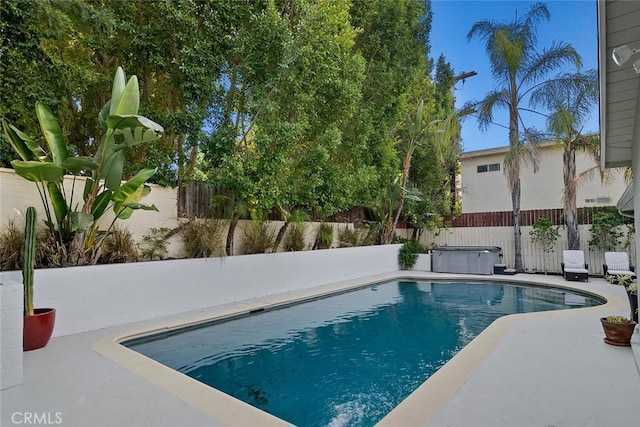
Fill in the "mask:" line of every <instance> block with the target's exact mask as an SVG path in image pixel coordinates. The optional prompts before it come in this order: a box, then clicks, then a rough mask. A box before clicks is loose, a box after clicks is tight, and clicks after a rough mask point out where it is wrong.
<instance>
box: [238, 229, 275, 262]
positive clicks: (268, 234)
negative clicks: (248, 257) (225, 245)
mask: <svg viewBox="0 0 640 427" xmlns="http://www.w3.org/2000/svg"><path fill="white" fill-rule="evenodd" d="M275 241H276V236H275V233H274V232H273V231H271V230H269V223H268V222H267V221H253V223H252V226H251V227H249V228H247V229H245V231H244V241H243V242H242V249H241V252H242V253H243V254H263V253H265V252H268V251H271V250H273V245H274V244H275Z"/></svg>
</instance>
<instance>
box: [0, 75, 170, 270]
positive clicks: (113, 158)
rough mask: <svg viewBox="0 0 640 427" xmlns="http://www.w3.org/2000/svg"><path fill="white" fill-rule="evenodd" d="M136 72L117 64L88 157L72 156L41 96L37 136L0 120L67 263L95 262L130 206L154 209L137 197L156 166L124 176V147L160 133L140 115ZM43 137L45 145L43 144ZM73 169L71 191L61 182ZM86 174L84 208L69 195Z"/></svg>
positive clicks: (144, 191)
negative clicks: (103, 224) (104, 221)
mask: <svg viewBox="0 0 640 427" xmlns="http://www.w3.org/2000/svg"><path fill="white" fill-rule="evenodd" d="M139 106H140V91H139V87H138V78H137V77H136V76H131V78H129V80H128V81H127V80H126V78H125V74H124V71H123V70H122V68H121V67H118V69H117V71H116V74H115V77H114V80H113V87H112V90H111V99H110V100H109V101H108V102H107V104H105V106H104V107H103V108H102V110H101V111H100V114H99V116H98V119H99V122H100V126H101V128H102V131H103V132H104V133H103V136H102V139H101V141H100V144H99V145H98V147H97V149H96V152H95V153H94V155H93V156H91V157H82V156H73V155H72V154H71V150H69V149H68V147H67V143H66V141H65V138H64V135H63V133H62V128H61V127H60V124H59V123H58V120H57V118H56V116H55V115H54V114H53V113H52V112H51V110H50V109H49V108H48V107H47V106H46V105H45V104H43V103H42V102H37V103H36V116H37V118H38V122H39V124H40V129H41V131H42V136H43V138H41V139H40V140H36V139H35V138H33V137H31V136H29V135H27V134H25V133H24V132H22V131H20V130H19V129H18V128H16V127H15V126H13V125H12V124H10V123H8V122H7V121H5V120H4V119H3V120H2V129H3V131H4V135H5V137H6V138H7V140H8V141H9V142H10V143H11V146H12V147H13V149H14V151H15V152H16V153H17V154H18V156H20V160H14V161H12V162H11V165H12V166H13V168H14V170H15V171H16V173H17V174H18V175H20V176H21V177H23V178H25V179H26V180H28V181H32V182H34V183H35V185H36V188H37V189H38V192H39V194H40V198H41V200H42V204H43V208H44V212H45V215H46V220H45V225H46V226H47V228H48V229H49V231H50V233H51V235H52V236H55V238H56V240H58V242H59V243H60V244H61V245H63V246H64V247H65V248H67V256H68V260H67V263H68V264H69V265H84V264H95V263H96V262H97V260H98V258H99V255H100V248H101V246H102V242H103V241H104V238H105V237H106V235H107V234H108V232H109V231H110V230H111V228H112V227H113V225H114V224H115V221H116V220H119V219H121V220H124V219H128V218H129V217H131V215H132V213H133V211H134V210H138V209H144V210H155V211H157V210H158V209H157V208H156V207H155V206H154V205H151V206H147V205H144V204H141V203H140V199H141V198H142V196H144V195H145V194H147V193H148V192H149V191H150V188H149V187H148V186H147V185H145V183H146V181H147V180H148V179H149V178H151V177H152V176H153V175H154V174H155V172H156V170H157V169H156V168H144V169H142V170H140V171H139V172H138V173H136V174H135V175H134V176H133V177H132V178H130V179H129V180H127V181H126V182H122V178H123V169H124V164H125V153H126V150H127V149H129V148H132V147H135V146H137V145H140V144H146V143H151V142H153V141H156V140H158V139H159V138H160V134H161V133H162V132H163V128H162V126H160V125H159V124H157V123H155V122H153V121H152V120H150V119H148V118H146V117H144V116H141V115H138V109H139ZM41 141H43V142H44V144H43V145H45V147H43V146H41V144H40V142H41ZM65 175H71V176H72V177H73V181H72V182H73V184H72V187H71V191H69V192H67V191H66V190H65V187H64V185H63V184H64V176H65ZM81 176H82V177H85V186H84V191H83V196H82V198H83V203H82V208H81V209H78V206H79V203H78V201H74V200H73V195H74V188H75V185H76V181H77V178H78V177H81ZM109 209H113V212H114V219H113V220H112V221H111V222H110V224H109V225H108V226H107V228H106V230H105V231H106V233H99V228H98V226H99V224H100V219H101V218H102V217H103V216H104V214H105V213H106V212H108V211H109Z"/></svg>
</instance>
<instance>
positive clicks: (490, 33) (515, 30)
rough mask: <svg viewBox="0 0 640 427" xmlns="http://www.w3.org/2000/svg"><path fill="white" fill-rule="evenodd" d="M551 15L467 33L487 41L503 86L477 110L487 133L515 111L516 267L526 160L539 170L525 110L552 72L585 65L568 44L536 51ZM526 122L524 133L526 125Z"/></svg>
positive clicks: (538, 9) (536, 13)
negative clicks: (496, 118)
mask: <svg viewBox="0 0 640 427" xmlns="http://www.w3.org/2000/svg"><path fill="white" fill-rule="evenodd" d="M549 18H550V14H549V10H548V9H547V7H546V6H545V5H544V4H542V3H535V4H534V5H533V6H531V8H530V9H529V10H528V11H527V13H525V14H524V15H522V16H518V15H516V18H514V20H513V21H511V22H508V23H499V22H495V21H489V20H482V21H479V22H476V23H475V24H474V25H473V27H471V30H470V31H469V33H468V34H467V39H469V40H470V39H472V38H473V37H479V38H481V39H483V40H484V41H485V50H486V52H487V55H488V56H489V60H490V64H491V73H492V74H493V77H494V79H495V80H496V82H497V84H498V86H497V88H496V89H494V90H492V91H490V92H489V93H488V94H487V95H486V96H485V98H484V99H483V100H481V101H479V102H478V103H477V104H476V105H475V107H476V108H477V115H478V119H479V124H480V128H481V129H486V128H487V127H488V126H489V125H490V124H491V123H492V122H493V112H494V110H495V109H498V108H504V109H506V110H507V111H508V112H509V151H508V152H507V155H506V156H505V160H504V167H505V174H506V175H507V182H508V186H509V190H510V191H511V203H512V207H513V224H514V225H513V235H514V252H515V254H514V255H515V260H514V268H515V269H516V271H523V268H522V237H521V231H520V197H521V195H520V188H521V184H520V169H521V168H522V167H523V165H524V163H525V162H531V163H532V164H533V167H534V171H537V168H538V164H537V157H536V153H537V151H536V147H535V142H536V139H537V138H536V133H535V132H533V131H532V129H529V128H527V127H526V126H525V125H524V122H523V119H522V117H521V114H520V112H521V111H522V110H523V108H524V106H523V105H522V104H525V103H526V100H527V97H528V96H529V94H530V93H531V91H532V90H534V89H535V87H536V84H538V83H540V82H541V81H543V80H544V79H545V77H546V76H547V75H548V74H549V72H551V71H553V70H556V69H558V68H560V67H562V66H564V65H565V64H575V66H576V67H580V65H581V61H580V56H579V55H578V53H577V52H576V50H575V49H574V48H573V47H571V46H570V45H568V44H567V43H561V42H556V43H554V44H552V46H551V47H550V48H549V49H545V50H543V51H542V52H541V53H538V52H536V50H535V49H536V44H537V38H538V37H537V29H538V25H539V23H540V22H541V21H543V20H549ZM521 124H523V131H522V132H521V131H520V125H521Z"/></svg>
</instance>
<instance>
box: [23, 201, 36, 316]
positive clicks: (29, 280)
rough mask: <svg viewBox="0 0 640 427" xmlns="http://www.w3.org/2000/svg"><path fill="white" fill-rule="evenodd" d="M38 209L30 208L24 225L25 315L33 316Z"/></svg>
mask: <svg viewBox="0 0 640 427" xmlns="http://www.w3.org/2000/svg"><path fill="white" fill-rule="evenodd" d="M36 219H37V214H36V208H34V207H33V206H29V207H28V208H27V214H26V217H25V225H24V251H23V255H22V283H23V285H24V315H25V316H33V315H34V310H33V275H34V268H35V258H36Z"/></svg>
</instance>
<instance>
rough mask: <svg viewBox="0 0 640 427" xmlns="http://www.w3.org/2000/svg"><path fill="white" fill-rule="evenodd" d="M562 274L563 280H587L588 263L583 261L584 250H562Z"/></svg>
mask: <svg viewBox="0 0 640 427" xmlns="http://www.w3.org/2000/svg"><path fill="white" fill-rule="evenodd" d="M560 265H561V266H562V275H563V276H564V279H565V280H571V281H577V280H586V281H589V270H588V269H589V264H587V263H585V262H584V252H582V251H575V250H566V251H562V263H561V264H560Z"/></svg>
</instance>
